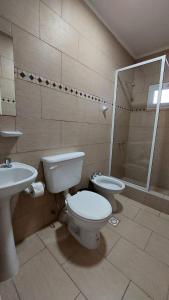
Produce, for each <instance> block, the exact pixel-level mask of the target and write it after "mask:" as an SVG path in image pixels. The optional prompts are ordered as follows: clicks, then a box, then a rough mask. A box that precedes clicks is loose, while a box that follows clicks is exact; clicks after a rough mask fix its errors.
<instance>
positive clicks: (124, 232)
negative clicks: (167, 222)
mask: <svg viewBox="0 0 169 300" xmlns="http://www.w3.org/2000/svg"><path fill="white" fill-rule="evenodd" d="M118 219H120V223H119V224H118V225H117V226H112V225H109V226H111V228H112V231H115V232H116V233H118V234H120V235H121V236H122V237H124V238H125V239H126V240H128V241H129V242H132V243H134V244H135V245H136V246H138V247H140V248H142V249H144V247H145V245H146V243H147V241H148V239H149V237H150V235H151V232H152V231H151V230H149V229H147V228H145V227H143V226H142V225H140V224H137V223H135V222H134V221H132V220H130V219H128V218H126V217H124V216H122V215H121V216H119V217H118Z"/></svg>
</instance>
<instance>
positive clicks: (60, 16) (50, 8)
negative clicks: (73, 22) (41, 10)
mask: <svg viewBox="0 0 169 300" xmlns="http://www.w3.org/2000/svg"><path fill="white" fill-rule="evenodd" d="M40 2H41V3H42V4H43V5H44V6H46V7H47V8H48V9H49V10H51V11H52V12H53V13H55V14H56V15H57V16H58V17H59V18H61V19H62V1H61V15H60V14H59V13H58V12H57V11H56V10H54V9H53V8H52V7H51V6H49V5H48V4H47V3H46V2H44V1H43V0H40V1H39V3H40ZM56 2H57V1H56ZM65 23H66V22H65Z"/></svg>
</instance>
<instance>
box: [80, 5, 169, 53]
mask: <svg viewBox="0 0 169 300" xmlns="http://www.w3.org/2000/svg"><path fill="white" fill-rule="evenodd" d="M86 2H87V4H88V5H89V6H90V8H91V9H92V10H93V11H94V12H95V13H96V14H97V16H98V17H99V18H100V19H101V20H102V21H103V22H104V24H105V25H106V26H107V27H108V28H109V29H110V30H111V32H112V33H113V34H114V35H115V36H116V38H117V39H118V40H119V42H120V43H121V44H122V45H123V46H124V47H125V48H126V49H127V50H128V51H129V52H130V54H131V55H132V56H133V57H134V58H141V57H144V56H147V55H150V54H153V53H155V52H159V51H162V50H165V49H168V48H169V0H86Z"/></svg>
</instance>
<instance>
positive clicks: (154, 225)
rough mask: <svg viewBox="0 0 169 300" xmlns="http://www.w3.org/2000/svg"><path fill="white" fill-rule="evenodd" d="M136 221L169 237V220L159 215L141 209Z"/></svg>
mask: <svg viewBox="0 0 169 300" xmlns="http://www.w3.org/2000/svg"><path fill="white" fill-rule="evenodd" d="M135 221H136V222H137V223H139V224H141V225H143V226H145V227H147V228H149V229H151V230H153V231H155V232H157V233H159V234H161V235H162V236H164V237H166V238H168V239H169V222H168V221H167V220H164V219H162V218H159V217H158V216H155V215H153V214H150V213H148V212H147V211H140V212H139V213H138V215H137V216H136V218H135Z"/></svg>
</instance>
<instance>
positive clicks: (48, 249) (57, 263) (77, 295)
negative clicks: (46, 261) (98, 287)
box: [47, 248, 81, 296]
mask: <svg viewBox="0 0 169 300" xmlns="http://www.w3.org/2000/svg"><path fill="white" fill-rule="evenodd" d="M47 250H48V252H49V254H50V255H51V256H52V257H53V258H54V260H55V261H56V262H57V264H58V265H59V266H60V267H61V269H62V270H63V271H64V273H65V274H66V275H67V276H68V277H69V279H70V280H71V281H72V282H73V284H74V285H75V286H76V288H77V289H78V290H79V292H80V293H81V290H80V288H79V287H78V285H77V284H76V282H75V281H74V280H73V279H72V278H71V277H70V275H69V274H68V273H67V272H66V270H65V269H64V268H63V265H64V264H62V265H61V264H60V263H58V261H57V259H56V257H55V256H54V255H53V253H51V252H50V250H49V249H48V248H47ZM78 295H79V294H78ZM78 295H77V296H78Z"/></svg>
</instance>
